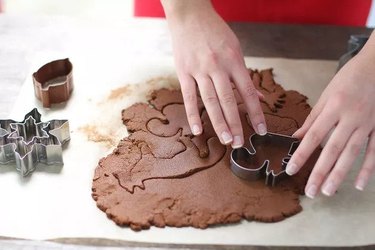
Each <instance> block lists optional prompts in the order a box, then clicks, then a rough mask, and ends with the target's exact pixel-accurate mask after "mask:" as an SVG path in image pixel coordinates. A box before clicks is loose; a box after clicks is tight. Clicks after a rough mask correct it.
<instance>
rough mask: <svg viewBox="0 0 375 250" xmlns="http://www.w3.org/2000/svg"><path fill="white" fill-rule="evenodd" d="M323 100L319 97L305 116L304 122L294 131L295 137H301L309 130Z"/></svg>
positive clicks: (320, 110) (322, 105) (321, 107)
mask: <svg viewBox="0 0 375 250" xmlns="http://www.w3.org/2000/svg"><path fill="white" fill-rule="evenodd" d="M324 104H325V102H324V101H323V98H320V99H319V100H318V102H317V103H316V105H315V106H314V107H313V109H312V110H311V111H310V114H309V115H308V116H307V118H306V120H305V122H304V123H303V125H302V127H300V128H299V129H298V130H297V131H296V132H294V134H293V136H294V137H296V138H300V139H301V138H303V137H304V135H305V134H306V132H307V131H308V130H309V128H310V127H311V125H312V124H313V123H314V121H315V120H316V118H317V117H318V115H319V114H320V113H321V112H322V110H323V107H324Z"/></svg>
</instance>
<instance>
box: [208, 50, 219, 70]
mask: <svg viewBox="0 0 375 250" xmlns="http://www.w3.org/2000/svg"><path fill="white" fill-rule="evenodd" d="M206 60H207V61H206V63H207V65H210V66H211V67H216V66H217V65H218V63H219V57H218V54H217V53H216V52H214V51H210V52H208V53H207V56H206Z"/></svg>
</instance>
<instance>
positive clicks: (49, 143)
mask: <svg viewBox="0 0 375 250" xmlns="http://www.w3.org/2000/svg"><path fill="white" fill-rule="evenodd" d="M69 140H70V131H69V122H68V120H51V121H48V122H42V121H41V114H40V113H39V112H38V110H37V109H33V110H32V111H30V112H29V113H27V114H26V115H25V118H24V120H23V121H22V122H16V121H14V120H0V164H1V165H5V164H8V163H15V164H16V169H17V170H18V171H19V172H20V173H21V175H22V176H23V177H25V176H27V175H29V174H30V173H31V172H33V171H34V170H35V168H36V165H37V164H38V163H43V164H47V165H60V166H61V165H63V164H64V163H63V157H62V146H63V145H64V144H65V143H66V142H67V141H69Z"/></svg>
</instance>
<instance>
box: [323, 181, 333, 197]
mask: <svg viewBox="0 0 375 250" xmlns="http://www.w3.org/2000/svg"><path fill="white" fill-rule="evenodd" d="M335 191H336V186H335V184H334V183H333V182H332V181H330V182H328V183H327V184H324V186H323V188H322V193H323V194H324V195H326V196H332V195H333V194H334V193H335Z"/></svg>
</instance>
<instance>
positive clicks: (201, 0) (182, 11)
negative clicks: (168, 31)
mask: <svg viewBox="0 0 375 250" xmlns="http://www.w3.org/2000/svg"><path fill="white" fill-rule="evenodd" d="M161 3H162V5H163V8H164V12H165V15H166V18H167V20H168V22H169V23H176V22H177V23H178V22H183V21H185V20H187V19H189V18H196V17H198V16H199V15H200V14H203V15H210V14H211V13H213V12H215V11H214V9H213V6H212V4H211V1H210V0H161Z"/></svg>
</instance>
